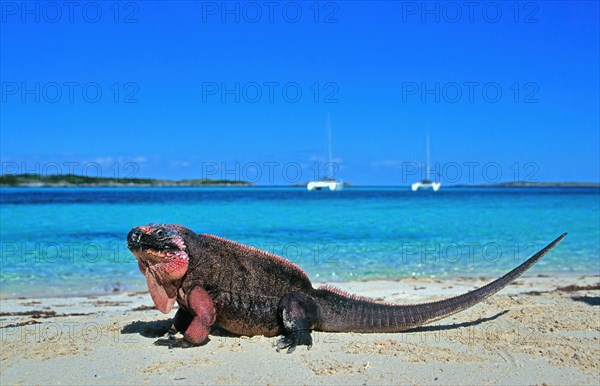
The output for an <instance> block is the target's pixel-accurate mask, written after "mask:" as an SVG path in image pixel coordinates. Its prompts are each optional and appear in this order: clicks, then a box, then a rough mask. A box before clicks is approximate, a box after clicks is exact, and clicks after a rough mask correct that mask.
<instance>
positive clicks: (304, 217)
mask: <svg viewBox="0 0 600 386" xmlns="http://www.w3.org/2000/svg"><path fill="white" fill-rule="evenodd" d="M150 222H155V223H177V224H181V225H184V226H186V227H188V228H191V229H192V230H194V231H196V232H198V233H212V234H216V235H219V236H223V237H225V238H229V239H232V240H235V241H238V242H241V243H245V244H250V245H253V246H255V247H258V248H261V249H265V250H267V251H269V252H273V253H276V254H278V255H281V256H283V257H285V258H287V259H289V260H291V261H292V262H294V263H296V264H297V265H299V266H300V267H302V268H303V269H304V270H305V271H306V272H307V273H308V275H309V277H310V278H311V279H312V280H313V281H317V282H329V283H331V282H339V281H348V280H369V279H398V278H402V277H407V276H408V277H409V276H415V277H455V276H472V277H480V276H485V277H495V276H499V275H501V274H503V273H505V272H507V271H508V270H510V269H512V268H514V267H515V266H517V265H518V264H519V263H520V262H522V261H524V260H525V259H526V258H527V257H528V256H531V255H532V254H533V253H534V252H536V251H537V250H539V249H541V248H542V247H544V246H545V245H546V244H548V243H549V242H551V241H552V240H554V238H556V237H558V236H559V235H560V234H562V233H563V232H568V233H569V235H568V236H567V238H566V239H565V240H563V242H561V243H560V244H559V245H558V246H557V247H556V248H555V249H554V250H553V251H552V252H551V253H550V254H548V255H546V256H545V257H544V258H543V259H542V260H541V261H540V262H539V263H538V264H536V266H535V267H533V268H532V269H531V270H530V271H529V273H530V274H546V275H552V274H565V273H569V274H600V225H599V224H600V189H597V188H449V187H447V188H442V190H440V191H439V192H435V193H434V192H412V191H410V189H408V188H404V187H381V188H371V187H368V188H367V187H364V188H363V187H361V188H358V187H356V188H346V189H345V190H343V191H341V192H308V191H306V190H305V189H302V188H266V187H264V188H263V187H256V188H254V187H253V188H230V187H227V188H204V187H203V188H149V187H135V188H123V187H119V188H1V189H0V239H1V244H2V246H1V265H0V266H1V271H0V295H1V296H3V297H18V296H73V295H88V294H102V293H110V292H115V291H124V290H143V289H145V288H146V284H145V279H144V277H143V276H142V275H141V274H140V273H139V271H138V268H137V264H136V261H135V258H134V257H133V255H131V253H129V251H128V250H127V248H126V246H125V238H126V236H127V233H128V232H129V230H130V229H131V228H132V227H134V226H136V225H144V224H147V223H150Z"/></svg>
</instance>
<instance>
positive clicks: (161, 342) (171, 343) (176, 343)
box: [154, 336, 194, 349]
mask: <svg viewBox="0 0 600 386" xmlns="http://www.w3.org/2000/svg"><path fill="white" fill-rule="evenodd" d="M154 345H155V346H168V347H169V349H173V348H188V347H193V346H194V345H193V344H191V343H190V342H188V341H187V340H185V339H181V338H180V339H177V338H175V337H174V336H171V337H169V338H167V339H158V340H156V341H155V342H154Z"/></svg>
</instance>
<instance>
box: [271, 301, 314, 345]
mask: <svg viewBox="0 0 600 386" xmlns="http://www.w3.org/2000/svg"><path fill="white" fill-rule="evenodd" d="M278 314H279V319H280V322H281V323H282V325H283V328H284V330H285V332H284V335H283V336H282V337H281V339H279V341H278V342H277V351H279V350H281V349H283V348H287V349H288V350H287V353H288V354H290V353H292V352H294V350H295V349H296V346H298V345H304V346H308V349H310V348H311V347H312V337H311V336H310V330H311V328H312V327H313V326H314V324H315V323H316V321H317V318H318V312H317V304H316V303H315V301H314V299H313V298H311V297H310V296H308V295H306V294H304V293H301V292H293V293H291V294H288V295H286V296H284V297H283V298H282V299H281V301H280V302H279V307H278Z"/></svg>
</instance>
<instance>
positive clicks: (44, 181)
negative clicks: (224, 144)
mask: <svg viewBox="0 0 600 386" xmlns="http://www.w3.org/2000/svg"><path fill="white" fill-rule="evenodd" d="M251 185H252V184H251V183H249V182H246V181H234V180H212V179H206V178H205V179H190V180H160V179H155V178H109V177H88V176H81V175H76V174H51V175H40V174H2V175H0V186H30V187H38V186H166V187H168V186H251Z"/></svg>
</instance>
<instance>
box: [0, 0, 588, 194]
mask: <svg viewBox="0 0 600 386" xmlns="http://www.w3.org/2000/svg"><path fill="white" fill-rule="evenodd" d="M1 4H2V9H1V11H2V14H1V17H2V20H1V25H0V27H1V37H0V42H1V47H0V54H1V63H0V70H1V73H0V75H1V82H2V90H1V91H2V95H1V97H2V104H1V108H2V111H1V117H0V124H1V137H0V138H1V145H0V151H1V155H0V158H1V162H2V171H3V172H36V171H38V172H42V173H53V172H55V171H61V172H68V171H74V172H75V173H78V174H86V175H91V176H94V175H101V176H105V177H112V176H121V177H123V176H135V177H159V178H177V179H179V178H200V177H207V178H229V179H245V180H251V181H253V182H256V183H258V184H270V183H273V184H287V183H294V182H301V181H307V180H310V179H312V178H313V177H314V176H315V174H318V175H320V176H321V175H323V171H324V169H325V167H326V165H325V163H326V161H327V134H326V120H327V115H328V114H330V115H331V122H332V130H333V155H334V162H335V164H336V167H337V169H336V172H335V176H336V177H339V178H342V179H344V180H346V181H348V182H351V183H354V184H365V185H406V184H408V183H410V182H413V181H415V180H418V179H420V177H421V172H422V170H423V167H422V163H423V161H424V160H425V133H426V131H427V130H429V132H430V136H431V160H432V168H433V169H435V170H436V171H437V172H439V174H440V177H441V179H442V182H445V183H447V184H451V183H469V182H475V183H481V182H498V181H514V180H531V181H534V180H539V181H596V182H598V181H599V180H600V155H599V146H600V145H599V144H600V136H599V132H600V122H599V106H600V99H599V90H600V80H599V68H600V64H599V51H600V47H599V33H598V31H599V29H600V25H599V8H598V2H595V1H585V2H573V1H569V2H549V1H548V2H521V3H514V2H477V3H476V4H477V5H476V6H473V8H469V7H468V6H466V5H465V3H464V2H451V3H445V2H429V3H422V2H420V1H418V2H413V1H399V2H392V1H386V2H379V3H374V2H368V3H361V2H344V1H342V2H320V3H314V2H285V1H282V2H278V3H272V4H273V5H269V4H270V3H268V2H266V3H265V2H230V3H223V2H220V1H218V2H192V1H182V2H161V1H137V2H135V1H133V2H120V3H118V5H117V6H115V5H114V2H112V1H110V2H85V1H83V2H78V3H77V5H73V6H72V8H70V6H68V5H65V4H64V3H63V2H50V3H47V2H28V3H21V2H13V1H2V3H1ZM23 4H24V5H23ZM317 171H318V172H317Z"/></svg>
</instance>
